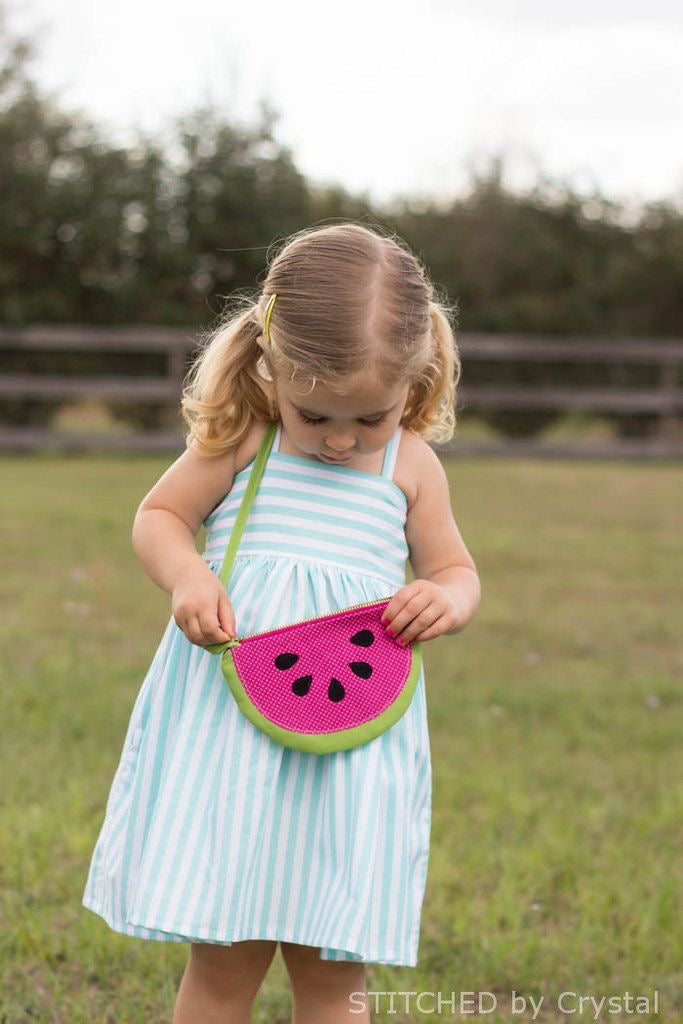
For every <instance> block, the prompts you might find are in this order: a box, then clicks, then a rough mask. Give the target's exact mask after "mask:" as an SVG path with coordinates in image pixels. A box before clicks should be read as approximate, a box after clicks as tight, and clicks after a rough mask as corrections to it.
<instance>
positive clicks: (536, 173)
mask: <svg viewBox="0 0 683 1024" xmlns="http://www.w3.org/2000/svg"><path fill="white" fill-rule="evenodd" d="M5 6H6V7H7V9H8V10H7V21H8V24H9V26H10V27H11V28H12V29H13V30H17V29H18V30H25V31H27V32H28V33H29V34H30V36H31V37H32V38H33V39H35V41H36V44H37V49H38V53H37V56H36V58H35V60H34V62H33V63H32V65H31V74H32V76H33V77H34V78H35V80H36V81H38V82H39V83H40V84H41V85H43V86H44V87H45V88H46V89H49V90H55V92H56V94H57V95H58V97H59V99H60V101H61V102H62V103H64V104H65V105H66V106H67V107H68V108H71V109H74V108H78V109H81V110H82V111H83V112H85V113H86V114H88V115H89V116H90V117H91V118H93V119H94V120H96V121H97V122H98V123H99V124H100V125H102V127H103V128H105V129H106V130H107V132H108V133H109V135H110V137H111V138H113V139H116V140H117V141H119V142H121V143H124V144H125V143H128V142H131V141H133V139H134V137H135V131H136V129H137V128H140V129H141V130H144V131H152V132H157V131H163V130H164V128H165V127H166V128H167V127H168V126H169V124H170V123H171V120H172V119H173V118H174V117H175V116H177V115H180V114H182V113H187V112H189V111H190V110H191V109H192V108H194V107H196V106H198V105H200V104H202V103H206V102H209V103H212V104H215V105H216V107H217V108H218V109H219V111H221V112H222V113H223V115H224V116H225V118H226V119H229V120H231V121H234V122H239V123H244V124H247V123H253V122H254V120H255V119H256V111H257V108H258V104H259V101H260V100H262V99H267V100H268V103H269V105H270V106H271V107H273V108H274V109H275V111H276V112H277V114H278V121H277V123H276V127H275V136H276V139H277V141H278V142H280V143H282V144H284V145H287V146H289V147H290V148H291V150H292V152H293V157H294V160H295V163H296V165H297V167H298V168H299V169H300V170H301V171H302V172H303V173H304V174H306V176H307V177H309V178H310V179H311V180H312V181H315V182H319V183H330V182H336V183H339V184H341V185H343V186H344V187H346V188H347V189H349V190H350V191H352V192H354V193H360V192H366V193H367V195H368V197H369V198H370V199H371V201H373V202H378V203H380V202H381V203H384V202H391V201H392V200H393V199H397V198H402V197H407V196H411V197H414V198H426V197H427V196H429V197H433V198H435V199H436V200H437V201H444V202H447V201H448V200H449V199H450V198H452V197H454V196H455V195H457V194H459V193H461V192H462V191H463V190H464V189H465V188H466V186H467V183H468V182H469V181H470V180H471V175H472V173H473V171H476V172H481V171H482V170H484V169H485V167H486V166H487V165H488V163H489V161H490V159H491V158H492V157H493V156H494V154H501V155H503V157H504V161H505V163H504V168H505V170H504V178H505V181H506V183H507V184H508V186H510V187H512V188H519V189H524V188H527V187H530V186H531V185H533V184H534V183H535V182H536V181H538V179H539V177H540V176H544V177H546V178H550V179H552V180H553V181H558V182H566V183H568V184H570V185H571V186H572V187H574V188H576V189H577V190H578V191H580V192H582V193H584V194H591V193H592V192H593V191H594V190H598V191H600V192H602V193H603V194H604V195H607V196H609V197H610V198H613V199H615V200H618V201H620V202H623V203H626V204H633V205H634V206H635V205H637V204H638V203H641V202H644V201H647V200H653V199H662V198H669V199H674V200H675V201H677V202H679V203H681V204H683V145H681V140H682V139H683V59H682V57H681V54H683V3H681V2H680V0H649V2H648V3H643V2H642V0H572V3H571V4H565V3H562V4H560V3H552V2H550V0H476V2H473V0H470V2H467V3H464V2H460V0H419V2H416V0H344V3H343V4H329V3H327V4H326V3H324V2H322V0H298V2H293V0H290V2H289V3H283V2H275V0H260V2H259V3H254V4H251V3H248V2H240V3H236V2H234V0H233V2H229V0H220V2H219V0H192V2H191V3H190V2H188V0H183V2H182V3H181V2H178V0H163V2H161V0H115V2H111V3H104V2H102V0H8V2H6V4H5Z"/></svg>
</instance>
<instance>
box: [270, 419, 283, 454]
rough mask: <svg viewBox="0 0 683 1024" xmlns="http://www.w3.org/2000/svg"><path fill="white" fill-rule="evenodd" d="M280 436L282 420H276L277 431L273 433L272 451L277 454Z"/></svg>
mask: <svg viewBox="0 0 683 1024" xmlns="http://www.w3.org/2000/svg"><path fill="white" fill-rule="evenodd" d="M281 435H282V420H278V421H277V429H276V431H275V437H274V438H273V448H272V451H274V452H279V451H280V437H281Z"/></svg>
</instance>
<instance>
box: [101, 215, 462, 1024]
mask: <svg viewBox="0 0 683 1024" xmlns="http://www.w3.org/2000/svg"><path fill="white" fill-rule="evenodd" d="M237 302H238V303H243V308H238V309H237V310H234V311H233V315H231V316H230V317H229V318H228V320H227V322H226V323H225V324H224V325H223V326H221V327H220V328H219V329H218V330H217V331H216V332H215V333H214V334H213V336H212V337H210V338H209V341H208V344H206V345H205V346H204V348H203V351H202V353H201V354H200V357H199V358H198V360H197V362H196V363H195V366H194V367H193V371H192V373H191V374H190V377H189V384H188V386H187V387H186V388H185V391H184V398H183V401H182V409H183V416H184V418H185V420H186V421H187V422H188V423H189V425H190V428H191V429H190V434H189V436H188V439H187V450H186V451H185V452H183V454H182V455H181V456H180V457H179V458H178V459H177V461H176V462H174V463H173V465H171V467H170V468H169V469H168V470H167V471H166V472H165V473H164V474H163V476H162V477H161V478H160V480H159V481H158V482H157V483H156V484H155V485H154V487H153V488H152V489H151V491H150V492H149V494H147V496H146V497H145V498H144V500H143V501H142V503H141V504H140V507H139V509H138V511H137V515H136V517H135V523H134V526H133V545H134V548H135V550H136V552H137V554H138V556H139V558H140V560H141V562H142V563H143V565H144V568H145V570H146V571H147V573H148V574H149V576H150V577H151V579H152V580H153V581H154V582H155V583H156V584H158V586H160V587H162V588H163V589H164V590H166V591H167V592H168V593H169V594H170V595H171V600H172V616H171V618H170V619H169V622H168V624H167V626H166V630H165V632H164V635H163V637H162V640H161V642H160V644H159V647H158V648H157V651H156V653H155V655H154V658H153V660H152V664H151V666H150V668H149V671H148V673H147V676H146V678H145V680H144V682H143V684H142V688H141V690H140V692H139V694H138V697H137V699H136V702H135V705H134V707H133V711H132V715H131V719H130V724H129V727H128V731H127V734H126V738H125V741H124V746H123V751H122V755H121V760H120V763H119V765H118V768H117V771H116V774H115V776H114V780H113V783H112V788H111V791H110V794H109V799H108V802H107V807H106V813H105V818H104V823H103V825H102V829H101V832H100V835H99V838H98V841H97V844H96V846H95V849H94V853H93V857H92V863H91V866H90V872H89V876H88V880H87V885H86V889H85V893H84V897H83V903H84V905H85V906H86V907H88V908H89V909H91V910H93V911H95V912H96V913H97V914H99V915H101V916H102V917H103V918H104V920H105V921H106V922H107V923H108V924H109V925H110V927H111V928H113V929H115V930H116V931H119V932H123V933H125V934H126V935H132V936H138V937H140V938H145V939H157V940H161V941H168V942H188V943H191V946H190V956H189V958H188V963H187V967H186V970H185V973H184V975H183V978H182V981H181V984H180V989H179V992H178V998H177V1002H176V1007H175V1014H174V1018H173V1020H174V1024H219V1022H220V1024H228V1022H230V1024H237V1022H240V1024H242V1022H247V1021H249V1020H251V1007H252V1003H253V1000H254V997H255V995H256V993H257V991H258V989H259V987H260V985H261V982H262V980H263V978H264V976H265V974H266V971H267V969H268V966H269V964H270V962H271V960H272V958H273V955H274V953H275V950H276V948H277V943H278V942H280V946H281V949H282V955H283V958H284V961H285V964H286V967H287V971H288V974H289V978H290V980H291V986H292V993H293V1012H294V1016H293V1018H292V1019H293V1021H294V1022H295V1024H340V1021H343V1020H349V1021H358V1022H368V1021H369V1020H370V1017H369V1012H368V1008H367V1006H366V1007H365V1008H364V1009H362V1005H363V1004H362V1000H361V997H362V996H365V995H366V994H367V990H366V987H365V985H366V981H365V968H364V966H363V965H364V964H366V963H382V964H396V965H405V966H409V967H414V966H415V965H416V964H417V949H418V938H419V927H420V914H421V907H422V899H423V894H424V887H425V880H426V873H427V863H428V857H429V835H430V825H431V762H430V749H429V736H428V732H427V712H426V695H425V682H424V674H423V671H422V670H421V671H420V676H419V679H418V683H417V686H416V689H415V691H414V694H413V698H412V700H411V703H410V705H409V707H408V709H407V710H406V711H405V712H404V714H403V715H402V717H401V718H400V719H398V721H396V722H395V723H394V724H393V725H392V726H391V727H390V728H389V729H387V730H386V731H385V732H383V733H382V734H381V735H379V736H377V737H375V739H373V740H370V741H369V742H366V743H364V744H361V745H360V746H356V747H353V748H352V749H348V750H343V751H339V752H336V753H331V754H324V755H320V754H313V753H304V752H301V751H297V750H293V749H290V748H288V747H284V746H282V745H281V744H279V743H277V742H276V741H275V740H273V739H272V738H271V737H270V736H268V735H266V734H265V733H264V732H262V731H261V730H260V729H257V728H256V727H255V726H254V725H253V724H252V723H251V721H250V720H249V719H248V718H247V717H246V716H245V715H244V714H243V712H242V711H241V710H240V708H239V706H238V705H237V703H236V701H235V700H234V698H233V696H232V693H231V691H230V689H229V688H228V686H227V685H226V683H225V679H224V677H223V675H222V672H221V667H220V660H221V659H220V657H217V656H216V655H213V654H211V653H210V652H209V651H207V650H206V649H205V646H206V645H208V644H215V643H224V642H225V641H227V640H228V639H229V638H230V637H233V636H236V635H240V636H242V635H248V634H250V633H254V632H259V631H263V630H267V629H270V628H272V627H275V626H278V625H284V624H286V623H291V622H296V621H300V620H302V619H305V618H309V617H312V616H314V615H325V614H328V613H332V612H335V611H338V610H340V609H341V608H344V607H346V606H348V605H351V604H360V603H362V602H370V601H372V600H373V599H380V598H384V597H386V596H388V595H393V596H392V597H391V600H390V602H389V604H388V606H387V608H386V613H385V620H386V629H387V630H391V631H392V633H393V635H394V636H395V637H396V638H397V642H399V643H410V642H411V641H419V642H424V641H427V640H434V639H435V638H436V637H438V636H441V635H442V634H444V633H457V632H458V631H459V630H462V629H463V627H464V626H465V625H466V624H467V623H468V622H469V620H470V619H471V617H472V616H473V614H474V613H475V611H476V609H477V607H478V604H479V600H480V586H479V579H478V576H477V572H476V568H475V565H474V562H473V560H472V557H471V556H470V554H469V552H468V550H467V548H466V546H465V544H464V542H463V540H462V537H461V535H460V532H459V530H458V527H457V526H456V524H455V522H454V520H453V516H452V513H451V505H450V498H449V491H448V484H447V479H446V475H445V472H444V470H443V467H442V466H441V463H440V461H439V459H438V457H437V456H436V454H435V452H434V451H433V449H432V448H431V447H430V445H429V444H428V443H427V440H428V439H438V440H442V439H448V438H450V437H452V435H453V429H454V394H455V386H456V383H457V380H458V377H459V372H460V364H459V361H458V354H457V348H456V344H455V338H454V335H453V330H452V328H451V325H450V322H449V319H448V316H447V307H445V306H444V305H442V304H440V303H439V302H437V301H435V300H434V291H433V286H432V285H431V284H430V283H429V281H428V279H427V276H426V274H425V271H424V269H423V267H422V266H421V264H420V263H419V262H418V260H417V259H416V258H415V256H414V255H413V254H412V253H411V252H410V251H409V250H408V249H407V247H405V246H404V245H403V244H402V243H399V242H398V241H397V240H396V239H395V238H394V237H389V236H387V235H383V234H381V233H380V232H379V231H376V230H371V229H369V228H367V227H365V226H361V225H358V224H353V223H348V224H345V223H342V224H338V225H333V226H325V227H322V228H317V229H308V230H304V231H301V232H300V233H298V234H296V235H294V236H293V237H292V238H290V239H289V240H288V242H287V243H286V244H285V245H284V246H283V247H282V248H281V250H280V252H279V253H278V254H277V255H276V257H275V258H274V259H273V260H272V261H271V263H270V266H269V268H268V273H267V277H266V280H265V283H264V285H263V290H262V294H261V295H258V296H257V297H256V298H255V299H254V300H253V301H249V300H246V301H245V299H244V297H240V298H238V300H237ZM271 421H275V422H276V423H277V433H276V436H275V439H274V442H273V446H272V449H271V451H270V454H269V457H268V460H267V463H266V466H265V470H264V474H263V477H262V479H261V481H260V483H259V487H258V490H257V492H256V495H255V497H254V500H253V504H252V506H251V509H250V511H249V515H248V518H247V522H246V525H245V528H244V532H243V534H242V536H241V539H240V543H239V547H238V551H237V555H236V558H235V561H234V564H233V568H232V573H231V577H230V581H229V593H228V592H227V591H226V588H225V587H224V586H223V584H222V583H221V580H220V578H219V576H218V574H219V572H220V568H221V564H222V560H223V555H224V553H225V549H226V545H227V543H228V539H229V535H230V531H231V529H232V527H233V525H234V523H235V519H236V514H237V510H238V508H239V504H240V500H241V498H242V496H243V494H244V490H245V487H246V484H247V481H248V479H249V473H250V469H251V464H252V462H253V460H254V457H255V455H256V452H257V450H258V448H259V444H260V441H261V439H262V437H263V435H264V432H265V430H266V428H267V426H268V424H269V422H271ZM202 525H203V526H205V527H206V529H207V538H206V546H205V549H204V552H203V554H202V555H200V554H198V553H197V550H196V546H195V537H196V534H197V531H198V530H199V527H200V526H202ZM407 558H409V559H410V563H411V567H412V571H413V575H414V577H415V578H414V579H413V580H412V582H410V583H406V582H405V562H406V559H407Z"/></svg>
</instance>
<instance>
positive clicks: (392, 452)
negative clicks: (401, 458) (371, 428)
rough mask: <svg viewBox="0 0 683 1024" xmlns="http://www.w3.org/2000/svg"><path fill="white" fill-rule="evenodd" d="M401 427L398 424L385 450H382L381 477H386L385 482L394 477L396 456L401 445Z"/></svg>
mask: <svg viewBox="0 0 683 1024" xmlns="http://www.w3.org/2000/svg"><path fill="white" fill-rule="evenodd" d="M402 429H403V427H402V426H401V424H400V423H399V425H398V427H397V428H396V430H395V431H394V433H393V434H392V436H391V437H390V438H389V440H388V441H387V445H386V448H385V449H384V462H383V463H382V476H384V477H386V478H387V480H391V478H392V477H393V475H394V466H395V465H396V456H397V455H398V446H399V444H400V443H401V431H402Z"/></svg>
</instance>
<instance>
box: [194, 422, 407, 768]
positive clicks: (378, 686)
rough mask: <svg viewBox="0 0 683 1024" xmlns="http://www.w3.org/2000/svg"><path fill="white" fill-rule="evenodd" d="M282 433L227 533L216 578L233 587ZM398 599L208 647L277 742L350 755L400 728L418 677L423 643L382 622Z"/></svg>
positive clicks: (254, 473) (251, 714)
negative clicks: (404, 638)
mask: <svg viewBox="0 0 683 1024" xmlns="http://www.w3.org/2000/svg"><path fill="white" fill-rule="evenodd" d="M275 430H276V423H275V422H273V421H271V422H270V423H269V424H268V427H267V429H266V432H265V434H264V436H263V440H262V441H261V444H260V446H259V450H258V453H257V455H256V458H255V460H254V465H253V466H252V470H251V473H250V475H249V480H248V482H247V486H246V489H245V492H244V495H243V497H242V501H241V503H240V507H239V511H238V513H237V517H236V520H235V526H234V528H233V530H232V533H231V535H230V542H229V544H228V547H227V549H226V552H225V557H224V559H223V564H222V566H221V570H220V574H219V575H220V579H221V580H222V582H223V584H224V586H225V587H226V589H227V586H228V580H229V577H230V571H231V569H232V564H233V561H234V558H235V553H236V551H237V546H238V544H239V540H240V537H241V535H242V531H243V529H244V524H245V522H246V519H247V515H248V513H249V508H250V506H251V503H252V501H253V498H254V495H255V493H256V489H257V487H258V485H259V481H260V479H261V476H262V474H263V470H264V467H265V464H266V460H267V458H268V454H269V452H270V449H271V447H272V444H273V438H274V436H275ZM392 596H393V595H392V594H390V595H389V596H388V597H386V598H378V599H375V600H374V601H366V602H364V603H363V604H357V605H350V606H348V607H346V608H342V609H341V610H340V611H337V612H332V613H331V614H328V615H316V616H315V617H313V618H310V619H303V620H302V621H300V622H292V623H288V624H286V625H284V626H276V627H275V628H273V629H267V630H264V631H263V632H259V633H251V634H250V635H248V636H237V637H235V638H233V639H230V640H227V641H225V642H224V643H220V644H207V645H205V650H207V651H209V652H210V653H211V654H220V655H221V670H222V672H223V675H224V677H225V681H226V682H227V684H228V686H229V687H230V690H231V692H232V695H233V697H234V698H235V700H236V701H237V704H238V705H239V707H240V709H241V710H242V712H243V713H244V714H245V715H246V717H247V718H248V719H249V720H250V722H252V723H253V724H254V725H255V726H256V727H257V728H258V729H260V730H261V731H262V732H265V733H266V734H267V735H268V736H270V737H271V739H273V740H275V741H276V742H277V743H280V744H281V745H282V746H285V747H292V748H293V749H294V750H303V751H306V752H308V753H311V754H331V753H334V752H335V751H337V750H348V749H349V748H351V747H356V746H360V745H361V744H362V743H367V742H368V741H369V740H372V739H374V738H375V737H376V736H379V735H380V734H381V733H383V732H384V731H385V730H386V729H388V728H389V727H390V726H392V725H393V724H394V722H396V721H398V719H399V718H400V717H401V715H403V714H404V712H405V711H406V710H407V709H408V706H409V704H410V701H411V700H412V697H413V693H414V691H415V686H416V684H417V680H418V677H419V674H420V668H421V666H422V647H421V644H420V643H419V642H417V641H414V642H412V643H411V642H408V643H407V644H406V645H405V646H403V647H402V646H401V645H400V644H398V643H396V640H395V638H394V637H390V636H388V635H387V633H386V631H385V629H384V626H383V625H382V623H381V621H380V620H381V618H382V613H383V612H384V609H385V608H386V607H387V605H388V604H389V601H390V600H391V598H392Z"/></svg>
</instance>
